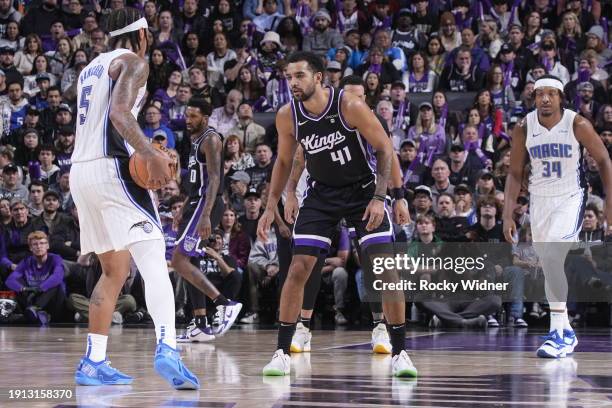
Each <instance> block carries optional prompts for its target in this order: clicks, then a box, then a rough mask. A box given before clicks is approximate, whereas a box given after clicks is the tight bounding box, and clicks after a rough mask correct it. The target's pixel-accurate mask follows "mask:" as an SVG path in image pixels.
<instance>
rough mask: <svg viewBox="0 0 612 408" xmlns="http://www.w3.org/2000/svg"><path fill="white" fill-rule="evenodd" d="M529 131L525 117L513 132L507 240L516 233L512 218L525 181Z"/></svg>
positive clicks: (506, 210)
mask: <svg viewBox="0 0 612 408" xmlns="http://www.w3.org/2000/svg"><path fill="white" fill-rule="evenodd" d="M526 131H527V119H525V118H523V120H521V121H520V122H519V123H518V124H517V125H516V126H515V127H514V130H513V132H512V148H511V150H510V168H509V169H508V176H507V178H506V189H505V191H504V197H505V199H504V202H505V205H504V213H503V221H504V236H505V237H506V241H508V242H514V238H513V237H514V234H515V232H516V224H515V223H514V220H513V218H512V212H513V211H514V205H515V203H516V199H517V198H518V196H519V193H520V192H521V183H522V181H523V169H524V168H525V162H526V161H527V149H526V147H525V139H526V137H527V136H526V135H527V133H526Z"/></svg>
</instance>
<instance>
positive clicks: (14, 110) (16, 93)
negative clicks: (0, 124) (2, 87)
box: [0, 82, 28, 135]
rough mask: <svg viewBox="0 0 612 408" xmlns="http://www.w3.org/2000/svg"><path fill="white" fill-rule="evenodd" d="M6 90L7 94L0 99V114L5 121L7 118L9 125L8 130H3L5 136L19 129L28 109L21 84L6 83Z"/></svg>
mask: <svg viewBox="0 0 612 408" xmlns="http://www.w3.org/2000/svg"><path fill="white" fill-rule="evenodd" d="M7 89H8V94H7V95H6V96H3V97H1V98H0V112H1V113H2V117H3V119H4V120H5V121H7V118H8V121H7V122H8V123H9V129H6V128H5V129H4V134H5V135H8V134H10V132H12V131H14V130H15V129H18V128H19V127H21V124H22V123H23V120H24V117H25V115H26V111H27V109H28V100H27V99H26V98H24V95H23V83H21V82H12V83H8V85H7Z"/></svg>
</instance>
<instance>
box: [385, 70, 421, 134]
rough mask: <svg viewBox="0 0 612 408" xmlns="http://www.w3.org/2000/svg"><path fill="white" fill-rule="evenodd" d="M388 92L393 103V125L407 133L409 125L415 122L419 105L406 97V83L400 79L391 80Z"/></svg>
mask: <svg viewBox="0 0 612 408" xmlns="http://www.w3.org/2000/svg"><path fill="white" fill-rule="evenodd" d="M389 94H390V96H391V104H392V105H393V123H394V126H393V127H394V128H396V129H401V130H403V131H404V132H406V133H408V129H409V128H410V126H414V124H415V123H416V119H417V116H418V114H419V107H418V105H415V104H414V103H412V102H410V100H408V98H407V97H406V84H405V83H404V82H402V81H395V82H393V83H392V84H391V91H390V93H389Z"/></svg>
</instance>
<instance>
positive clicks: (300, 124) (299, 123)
mask: <svg viewBox="0 0 612 408" xmlns="http://www.w3.org/2000/svg"><path fill="white" fill-rule="evenodd" d="M306 123H308V121H307V120H306V121H304V122H298V126H304V125H305V124H306Z"/></svg>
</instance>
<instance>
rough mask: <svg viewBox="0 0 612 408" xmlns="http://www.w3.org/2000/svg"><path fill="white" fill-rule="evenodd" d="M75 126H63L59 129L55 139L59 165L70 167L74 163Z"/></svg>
mask: <svg viewBox="0 0 612 408" xmlns="http://www.w3.org/2000/svg"><path fill="white" fill-rule="evenodd" d="M74 139H75V134H74V127H72V126H62V127H60V128H59V129H58V137H57V140H56V141H55V151H56V160H57V165H58V166H59V167H60V169H61V168H70V166H71V165H72V160H71V156H72V152H73V151H74Z"/></svg>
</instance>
